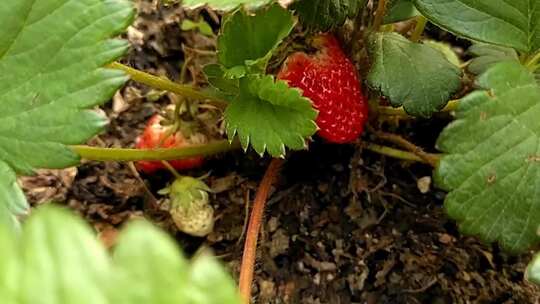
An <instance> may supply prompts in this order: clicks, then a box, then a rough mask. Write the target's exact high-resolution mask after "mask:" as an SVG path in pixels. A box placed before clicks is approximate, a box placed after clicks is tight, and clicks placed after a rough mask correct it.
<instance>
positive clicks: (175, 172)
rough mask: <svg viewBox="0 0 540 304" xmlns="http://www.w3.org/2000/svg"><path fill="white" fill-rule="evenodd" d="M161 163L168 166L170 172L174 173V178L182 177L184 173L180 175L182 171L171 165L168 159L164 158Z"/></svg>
mask: <svg viewBox="0 0 540 304" xmlns="http://www.w3.org/2000/svg"><path fill="white" fill-rule="evenodd" d="M161 163H162V164H163V166H165V168H167V170H169V172H171V173H172V175H174V178H176V179H178V178H180V177H182V175H180V173H178V171H176V169H175V168H174V167H173V166H172V165H171V163H169V162H168V161H166V160H162V161H161Z"/></svg>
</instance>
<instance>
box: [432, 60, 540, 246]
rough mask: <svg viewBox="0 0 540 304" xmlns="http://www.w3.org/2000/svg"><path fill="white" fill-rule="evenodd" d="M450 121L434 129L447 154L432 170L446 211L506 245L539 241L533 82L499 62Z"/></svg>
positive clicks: (537, 97)
mask: <svg viewBox="0 0 540 304" xmlns="http://www.w3.org/2000/svg"><path fill="white" fill-rule="evenodd" d="M478 82H479V85H480V87H481V88H484V89H485V90H478V91H475V92H473V93H471V94H470V95H468V96H466V97H465V98H463V99H462V101H461V102H460V106H459V108H458V110H457V112H456V115H457V120H456V121H455V122H453V123H451V124H450V125H449V126H448V127H447V128H446V129H445V130H444V131H443V132H442V134H441V135H440V137H439V139H438V143H437V146H438V148H439V149H440V150H441V151H443V152H445V153H447V155H445V156H444V157H443V158H442V160H441V162H440V164H439V167H438V169H437V170H436V172H435V180H436V182H437V183H438V185H439V186H441V187H442V188H444V189H446V190H449V191H451V192H450V193H449V194H448V196H447V197H446V201H445V207H446V210H447V212H448V214H449V215H450V216H451V217H452V218H454V219H456V220H457V221H458V222H459V223H460V227H461V229H462V230H463V231H464V232H465V233H468V234H473V235H478V236H480V237H481V238H482V239H484V240H485V241H487V242H493V241H498V242H500V243H501V245H502V246H503V247H504V248H506V249H508V250H510V251H514V252H517V251H523V250H525V249H527V248H528V247H529V246H532V245H534V244H537V243H539V242H540V236H539V235H538V234H537V230H538V227H539V225H540V192H539V191H538V189H540V166H538V164H539V163H540V161H539V160H540V120H539V119H538V117H540V102H539V101H540V87H539V86H538V84H537V83H536V81H535V79H534V76H533V75H532V74H531V73H530V72H529V71H528V70H526V69H525V68H524V67H523V66H521V65H520V64H519V63H514V62H503V63H499V64H497V65H495V66H494V67H493V68H491V69H489V70H488V71H487V72H486V73H484V74H483V75H482V76H480V78H479V79H478Z"/></svg>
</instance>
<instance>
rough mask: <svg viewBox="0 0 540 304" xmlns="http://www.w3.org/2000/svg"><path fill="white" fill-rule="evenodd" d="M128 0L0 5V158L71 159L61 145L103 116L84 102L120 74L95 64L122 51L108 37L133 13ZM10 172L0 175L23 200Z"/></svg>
mask: <svg viewBox="0 0 540 304" xmlns="http://www.w3.org/2000/svg"><path fill="white" fill-rule="evenodd" d="M134 13H135V11H134V8H133V6H132V5H131V3H130V2H129V1H126V0H117V1H102V0H81V1H69V0H55V1H53V0H18V1H3V2H2V5H0V20H2V26H1V27H0V108H1V109H2V111H1V112H0V164H2V165H0V166H1V168H2V170H3V171H4V172H6V164H7V166H9V167H11V168H12V169H13V170H14V171H15V172H16V173H22V174H30V173H32V172H33V170H34V169H35V168H63V167H67V166H71V165H75V164H77V163H78V162H79V157H78V155H76V154H75V153H74V152H73V151H71V150H70V149H69V147H67V146H66V145H67V144H78V143H82V142H84V141H86V140H87V139H88V138H90V137H92V136H93V135H95V134H96V133H98V132H99V131H101V130H102V128H103V126H104V125H105V124H106V122H107V121H106V119H105V117H102V116H101V115H98V114H97V112H95V111H92V110H87V109H90V108H92V107H94V106H96V105H98V104H101V103H103V102H104V101H107V100H109V99H110V97H111V96H112V95H113V94H114V92H115V91H116V90H117V89H118V88H119V87H120V86H122V85H123V84H124V82H125V81H126V80H127V77H126V76H125V75H124V74H123V72H120V71H113V70H107V69H102V68H100V67H102V66H103V65H105V64H107V63H109V62H111V61H113V60H115V59H116V58H118V57H120V56H121V55H123V54H124V53H125V52H126V50H127V47H128V44H127V42H125V41H120V40H109V39H108V38H109V37H111V36H114V35H116V34H119V33H120V32H122V31H123V30H124V29H125V28H126V27H127V26H128V25H129V24H130V23H131V21H132V20H133V17H134ZM12 179H13V174H12V173H7V174H2V175H0V185H1V186H0V187H1V188H7V187H11V192H10V193H11V194H8V195H9V196H11V199H14V201H6V199H10V198H9V197H7V198H6V197H5V196H4V197H0V198H2V200H1V201H0V205H2V206H10V205H11V206H13V205H17V206H19V207H23V206H24V204H23V203H22V198H21V197H20V195H18V194H17V193H16V192H17V190H14V188H13V187H12V185H13V181H12Z"/></svg>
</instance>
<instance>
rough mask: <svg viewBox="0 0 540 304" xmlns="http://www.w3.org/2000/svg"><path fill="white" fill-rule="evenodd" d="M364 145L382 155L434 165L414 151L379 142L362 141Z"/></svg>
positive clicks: (365, 147)
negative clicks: (378, 143) (383, 144)
mask: <svg viewBox="0 0 540 304" xmlns="http://www.w3.org/2000/svg"><path fill="white" fill-rule="evenodd" d="M362 147H363V148H364V149H366V150H369V151H372V152H375V153H378V154H382V155H385V156H389V157H393V158H397V159H402V160H407V161H415V162H420V163H424V164H428V165H431V166H433V164H431V163H429V162H427V161H426V160H424V159H423V158H421V157H420V156H418V155H416V154H414V153H412V152H408V151H403V150H399V149H394V148H391V147H387V146H381V145H377V144H374V143H368V142H364V143H362Z"/></svg>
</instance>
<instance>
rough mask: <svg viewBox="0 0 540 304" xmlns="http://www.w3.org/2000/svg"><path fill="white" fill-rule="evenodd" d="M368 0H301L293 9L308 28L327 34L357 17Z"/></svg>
mask: <svg viewBox="0 0 540 304" xmlns="http://www.w3.org/2000/svg"><path fill="white" fill-rule="evenodd" d="M365 3H366V0H318V1H313V0H299V1H297V2H295V3H294V4H293V6H292V8H293V9H294V10H295V11H296V13H297V14H298V16H299V18H300V22H301V23H302V24H303V25H305V26H306V27H307V28H310V29H313V30H318V31H323V32H326V31H328V30H330V29H331V28H333V27H336V26H340V25H343V23H344V22H345V20H346V19H347V18H352V17H354V16H356V14H357V13H358V10H359V9H360V7H363V6H364V5H365Z"/></svg>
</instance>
